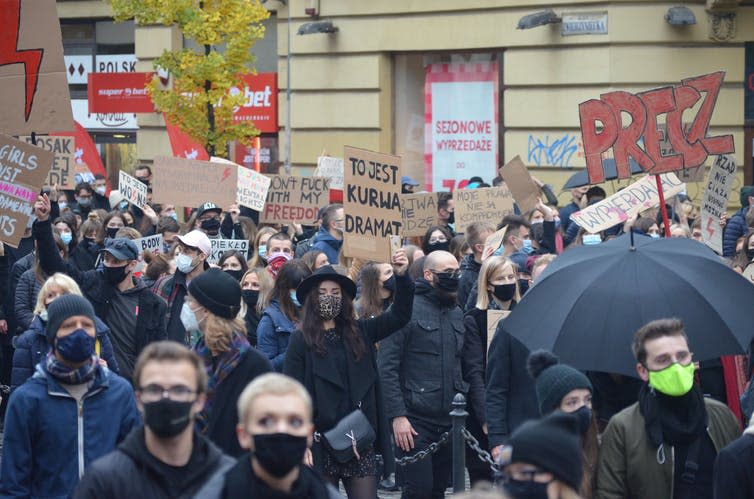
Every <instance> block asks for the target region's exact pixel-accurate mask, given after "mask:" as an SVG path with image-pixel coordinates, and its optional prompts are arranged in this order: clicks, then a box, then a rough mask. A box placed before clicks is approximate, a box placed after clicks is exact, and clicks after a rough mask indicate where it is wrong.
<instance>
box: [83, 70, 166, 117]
mask: <svg viewBox="0 0 754 499" xmlns="http://www.w3.org/2000/svg"><path fill="white" fill-rule="evenodd" d="M153 75H154V73H89V75H88V94H89V95H88V96H89V112H90V113H103V114H104V113H153V112H155V109H154V104H152V98H151V97H150V96H149V93H148V92H147V89H146V86H147V83H148V82H149V81H150V80H151V79H152V76H153Z"/></svg>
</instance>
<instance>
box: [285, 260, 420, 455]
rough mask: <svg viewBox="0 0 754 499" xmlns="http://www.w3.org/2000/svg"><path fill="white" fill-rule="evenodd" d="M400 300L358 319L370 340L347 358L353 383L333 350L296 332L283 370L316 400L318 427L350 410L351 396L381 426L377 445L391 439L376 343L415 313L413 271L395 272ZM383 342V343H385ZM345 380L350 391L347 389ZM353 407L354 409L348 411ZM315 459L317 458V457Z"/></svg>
mask: <svg viewBox="0 0 754 499" xmlns="http://www.w3.org/2000/svg"><path fill="white" fill-rule="evenodd" d="M395 287H396V291H395V301H394V302H393V305H392V306H391V307H390V308H388V310H387V311H386V312H385V313H384V314H382V315H379V316H377V317H373V318H370V319H359V320H358V321H357V323H358V327H359V331H360V332H361V335H362V338H363V340H364V342H365V343H366V345H367V347H368V348H367V353H366V354H365V355H364V356H362V358H361V359H359V360H358V361H357V360H356V359H355V357H354V356H353V354H352V353H351V352H350V351H349V350H348V348H346V355H347V360H348V366H347V370H348V377H349V380H348V383H344V381H343V380H342V379H341V376H340V373H339V371H338V366H337V365H336V364H335V361H334V360H333V357H332V356H324V357H321V356H319V355H317V354H316V353H315V352H314V351H313V350H312V349H310V348H309V347H308V345H307V344H306V340H305V339H304V336H303V334H302V333H301V331H295V332H294V333H293V334H292V335H291V340H290V343H289V344H288V351H287V352H286V356H285V366H284V369H283V372H284V373H285V374H287V375H288V376H291V377H293V378H296V379H297V380H299V381H300V382H301V383H303V385H304V386H305V387H306V389H307V390H308V391H309V393H310V394H311V396H312V400H313V403H314V427H315V430H316V431H318V432H325V431H327V430H329V429H330V428H332V427H333V426H335V424H336V423H337V422H338V421H340V420H341V419H342V418H343V417H345V416H346V415H347V414H348V413H347V412H346V413H341V412H339V411H338V407H342V406H343V404H342V402H343V400H344V398H345V397H349V400H350V402H351V403H352V404H353V406H354V407H352V408H351V410H353V409H355V408H356V407H357V406H358V405H359V404H361V410H362V411H363V412H364V414H365V415H366V417H367V419H369V422H370V423H371V424H372V426H373V427H374V428H375V430H376V432H377V442H376V444H375V447H376V449H377V450H378V452H379V451H381V450H382V448H383V446H384V445H386V443H387V442H389V430H388V428H386V427H385V426H386V423H387V420H386V419H385V416H384V401H383V400H382V391H381V386H380V379H379V376H378V373H377V362H376V358H375V352H374V349H373V348H371V346H372V345H373V344H374V343H376V342H378V341H380V340H383V341H382V343H381V345H384V344H385V343H386V342H387V341H388V340H387V339H385V338H388V337H389V335H391V334H393V333H394V332H395V331H398V330H399V329H400V328H402V327H403V326H404V325H405V324H406V323H407V322H408V321H409V319H410V318H411V307H412V302H413V294H414V285H413V283H412V282H411V278H410V277H409V276H408V274H405V275H403V276H397V275H396V286H395ZM380 348H383V347H382V346H380ZM346 385H347V386H348V387H349V391H350V393H346V392H345V389H346V388H345V387H346ZM349 412H350V411H349ZM315 464H316V460H315Z"/></svg>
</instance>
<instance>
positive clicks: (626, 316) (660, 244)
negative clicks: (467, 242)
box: [503, 234, 754, 376]
mask: <svg viewBox="0 0 754 499" xmlns="http://www.w3.org/2000/svg"><path fill="white" fill-rule="evenodd" d="M632 236H633V242H634V244H633V246H632V242H631V237H632ZM753 308H754V286H752V285H751V283H749V282H747V280H746V279H745V278H744V277H742V276H741V275H739V274H737V273H736V272H735V271H733V270H732V269H730V268H728V267H727V266H726V265H725V264H724V263H723V262H722V261H721V259H720V257H719V256H717V255H716V254H715V253H713V252H712V251H711V250H710V249H708V248H707V247H706V246H704V245H703V244H701V243H699V242H697V241H694V240H691V239H684V238H669V239H659V240H657V239H652V238H649V237H646V236H641V235H638V234H637V235H628V234H626V235H623V236H621V237H618V238H616V239H613V240H611V241H608V242H605V243H602V244H598V245H594V246H581V247H578V248H574V249H570V250H568V251H566V252H565V253H563V254H562V255H561V256H559V257H558V258H556V259H555V261H553V262H552V263H551V264H550V265H548V267H547V268H546V269H545V271H544V272H543V273H542V275H541V277H540V278H539V280H538V281H537V283H536V284H535V285H534V286H533V287H532V288H531V289H530V290H529V291H528V292H527V293H526V295H525V296H524V298H523V299H522V300H521V302H520V303H519V304H517V305H516V308H515V309H514V310H513V312H512V313H511V315H510V316H509V317H508V318H507V319H506V320H505V321H504V323H503V328H504V330H505V331H506V332H508V333H510V334H511V335H513V336H514V337H516V338H518V339H519V340H520V341H521V342H522V343H523V344H524V345H525V346H526V347H528V348H529V349H530V350H535V349H538V348H544V349H547V350H551V351H552V352H554V353H555V354H557V355H558V356H560V359H561V361H562V362H564V363H566V364H570V365H572V366H574V367H576V368H579V369H584V370H593V371H604V372H613V373H621V374H627V375H630V376H636V369H635V365H636V361H635V360H634V358H633V355H632V353H631V340H632V338H633V335H634V333H635V332H636V331H637V330H638V329H639V328H640V327H641V326H643V325H644V324H646V323H647V322H649V321H651V320H654V319H661V318H667V317H678V318H680V319H682V320H683V322H684V324H685V326H686V334H687V335H688V337H689V346H690V348H691V351H692V352H694V359H695V360H706V359H711V358H716V357H720V356H722V355H730V354H739V353H744V351H745V350H746V349H747V348H748V346H749V342H750V341H751V339H752V336H754V320H752V313H751V311H752V309H753Z"/></svg>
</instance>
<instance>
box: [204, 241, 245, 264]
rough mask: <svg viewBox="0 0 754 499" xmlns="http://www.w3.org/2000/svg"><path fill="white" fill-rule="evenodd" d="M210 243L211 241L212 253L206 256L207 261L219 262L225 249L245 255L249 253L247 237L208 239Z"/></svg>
mask: <svg viewBox="0 0 754 499" xmlns="http://www.w3.org/2000/svg"><path fill="white" fill-rule="evenodd" d="M210 243H212V253H210V255H209V257H208V258H207V261H208V262H209V263H217V262H219V261H220V258H222V256H223V253H225V252H226V251H240V252H241V253H243V254H245V255H247V256H248V254H249V240H248V239H210Z"/></svg>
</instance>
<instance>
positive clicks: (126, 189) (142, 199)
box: [118, 170, 147, 209]
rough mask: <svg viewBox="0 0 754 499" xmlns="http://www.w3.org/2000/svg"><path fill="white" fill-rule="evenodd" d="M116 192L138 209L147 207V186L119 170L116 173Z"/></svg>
mask: <svg viewBox="0 0 754 499" xmlns="http://www.w3.org/2000/svg"><path fill="white" fill-rule="evenodd" d="M118 190H119V191H120V193H121V194H123V196H124V197H125V198H126V201H128V202H129V203H131V204H132V205H134V206H136V207H137V208H139V209H142V208H144V207H145V206H146V205H147V184H145V183H144V182H142V181H141V180H139V179H137V178H135V177H132V176H131V175H129V174H128V173H126V172H124V171H123V170H120V171H119V172H118Z"/></svg>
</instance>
